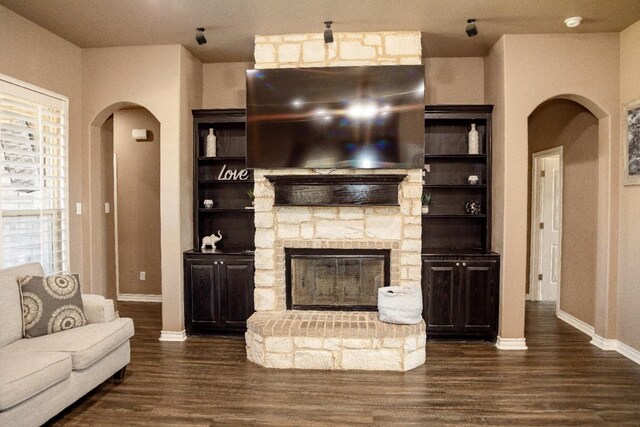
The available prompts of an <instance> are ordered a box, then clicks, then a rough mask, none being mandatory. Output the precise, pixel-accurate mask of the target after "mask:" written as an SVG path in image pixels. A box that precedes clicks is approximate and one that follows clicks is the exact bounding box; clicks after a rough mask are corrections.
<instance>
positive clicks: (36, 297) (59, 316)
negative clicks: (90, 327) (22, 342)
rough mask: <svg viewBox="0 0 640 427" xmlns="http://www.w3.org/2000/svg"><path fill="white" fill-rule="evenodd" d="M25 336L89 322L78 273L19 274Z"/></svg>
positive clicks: (48, 332)
mask: <svg viewBox="0 0 640 427" xmlns="http://www.w3.org/2000/svg"><path fill="white" fill-rule="evenodd" d="M18 284H19V285H20V294H21V296H22V320H23V321H22V325H23V335H24V337H25V338H35V337H39V336H41V335H47V334H53V333H55V332H60V331H66V330H67V329H72V328H77V327H78V326H84V325H86V324H87V317H86V316H85V315H84V309H83V306H82V295H81V293H80V278H79V276H78V275H77V274H59V275H54V276H46V277H41V276H24V277H20V278H18Z"/></svg>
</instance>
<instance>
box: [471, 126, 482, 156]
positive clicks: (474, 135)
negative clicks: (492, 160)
mask: <svg viewBox="0 0 640 427" xmlns="http://www.w3.org/2000/svg"><path fill="white" fill-rule="evenodd" d="M479 152H480V143H479V141H478V131H477V130H476V124H475V123H471V130H470V131H469V154H479Z"/></svg>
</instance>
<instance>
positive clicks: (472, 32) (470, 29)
mask: <svg viewBox="0 0 640 427" xmlns="http://www.w3.org/2000/svg"><path fill="white" fill-rule="evenodd" d="M464 31H465V32H466V33H467V35H468V36H469V37H473V36H477V35H478V27H477V26H476V20H475V19H467V28H465V29H464Z"/></svg>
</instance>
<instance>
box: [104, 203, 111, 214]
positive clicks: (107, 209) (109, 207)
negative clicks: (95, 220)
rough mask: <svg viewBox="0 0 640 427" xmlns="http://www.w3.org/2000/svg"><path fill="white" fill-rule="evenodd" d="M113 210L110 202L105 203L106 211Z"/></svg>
mask: <svg viewBox="0 0 640 427" xmlns="http://www.w3.org/2000/svg"><path fill="white" fill-rule="evenodd" d="M109 212H111V206H110V205H109V202H107V203H105V204H104V213H109Z"/></svg>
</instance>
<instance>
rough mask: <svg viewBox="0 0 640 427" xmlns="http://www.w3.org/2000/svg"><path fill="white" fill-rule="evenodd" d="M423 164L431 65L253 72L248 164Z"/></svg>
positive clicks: (250, 77) (249, 74)
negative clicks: (426, 79) (427, 81)
mask: <svg viewBox="0 0 640 427" xmlns="http://www.w3.org/2000/svg"><path fill="white" fill-rule="evenodd" d="M423 164H424V66H422V65H397V66H371V67H326V68H295V69H267V70H248V71H247V167H249V168H265V169H277V168H358V169H378V168H406V169H411V168H422V165H423Z"/></svg>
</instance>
